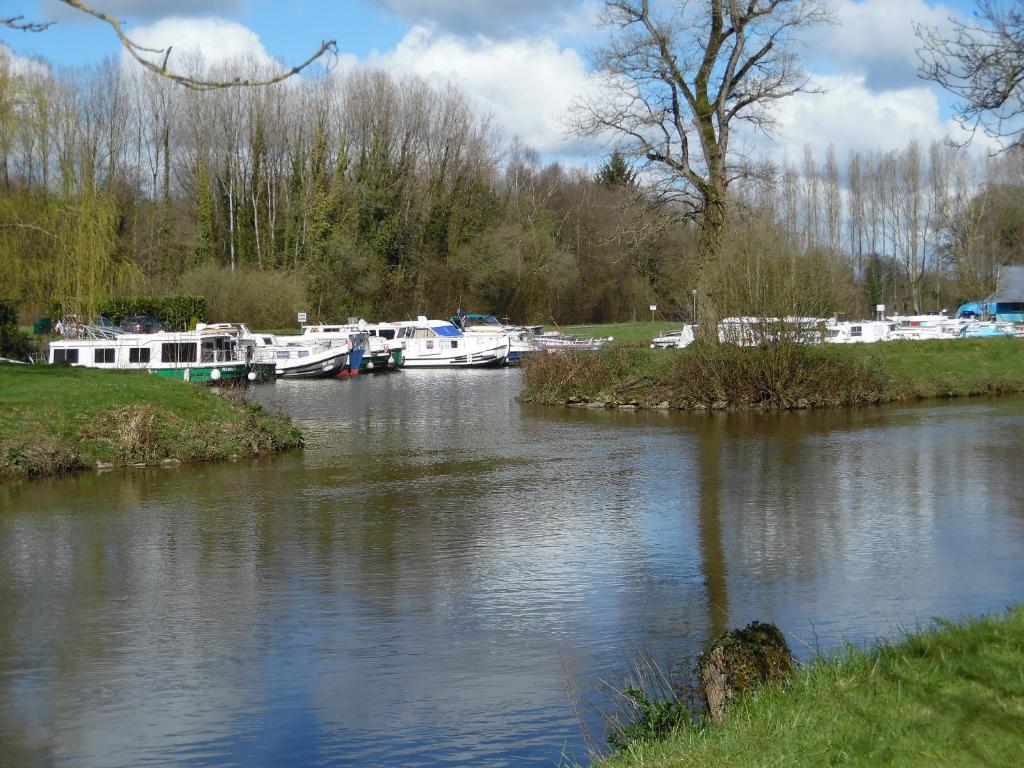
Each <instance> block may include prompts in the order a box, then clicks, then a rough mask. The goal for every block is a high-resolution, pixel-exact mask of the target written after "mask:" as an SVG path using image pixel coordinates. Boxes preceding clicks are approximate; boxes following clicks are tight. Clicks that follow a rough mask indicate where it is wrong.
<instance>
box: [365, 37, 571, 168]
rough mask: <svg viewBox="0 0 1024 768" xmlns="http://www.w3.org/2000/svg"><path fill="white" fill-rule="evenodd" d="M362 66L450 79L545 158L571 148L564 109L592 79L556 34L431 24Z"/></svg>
mask: <svg viewBox="0 0 1024 768" xmlns="http://www.w3.org/2000/svg"><path fill="white" fill-rule="evenodd" d="M363 64H364V65H366V66H371V67H376V68H380V69H384V70H386V71H388V72H391V73H394V74H398V75H403V74H415V75H419V76H420V77H423V78H424V79H426V80H427V81H428V82H431V83H434V84H437V85H442V84H444V83H448V82H450V83H452V84H454V85H456V86H458V87H459V88H460V89H461V90H462V91H463V92H464V93H466V94H467V95H468V96H469V98H470V99H471V100H473V101H474V102H475V103H477V104H478V105H479V106H481V107H482V108H483V109H485V110H487V111H488V112H490V113H491V114H492V115H493V116H494V117H495V121H496V124H497V125H498V127H499V128H501V130H502V131H503V132H504V133H505V134H506V135H507V136H509V137H512V136H518V137H519V138H520V139H521V140H522V141H523V143H525V144H526V145H528V146H530V147H533V148H534V149H537V150H538V151H539V152H541V153H542V154H544V155H547V156H564V155H565V154H566V153H568V152H571V151H572V148H573V145H572V143H571V141H570V140H569V139H568V138H567V137H566V136H565V133H566V130H565V118H566V114H567V112H568V110H569V108H570V106H571V105H572V103H573V101H574V100H575V99H576V98H577V97H579V96H580V95H581V94H583V93H585V92H586V90H587V89H588V87H589V82H590V81H589V77H588V75H587V71H586V65H585V63H584V61H583V59H582V57H581V56H580V55H579V53H577V52H576V51H575V50H573V49H572V48H561V47H559V45H558V44H557V43H555V42H554V41H553V40H551V39H547V38H545V39H517V40H507V41H493V40H490V39H487V38H484V37H478V38H476V39H475V40H466V39H463V38H460V37H455V36H453V35H446V34H440V33H437V32H434V31H431V30H429V29H427V28H425V27H415V28H413V29H412V30H411V31H410V32H409V33H408V34H407V35H406V36H405V38H404V39H403V40H402V41H401V42H400V43H399V44H398V45H397V46H396V47H395V48H394V49H393V50H390V51H386V52H384V53H374V54H372V55H370V56H369V57H367V58H366V59H365V60H364V62H363Z"/></svg>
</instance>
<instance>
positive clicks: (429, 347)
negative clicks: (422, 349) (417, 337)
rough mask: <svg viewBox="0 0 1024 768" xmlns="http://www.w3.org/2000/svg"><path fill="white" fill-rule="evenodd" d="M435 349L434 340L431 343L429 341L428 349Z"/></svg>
mask: <svg viewBox="0 0 1024 768" xmlns="http://www.w3.org/2000/svg"><path fill="white" fill-rule="evenodd" d="M433 348H434V342H433V340H430V341H428V342H427V349H433Z"/></svg>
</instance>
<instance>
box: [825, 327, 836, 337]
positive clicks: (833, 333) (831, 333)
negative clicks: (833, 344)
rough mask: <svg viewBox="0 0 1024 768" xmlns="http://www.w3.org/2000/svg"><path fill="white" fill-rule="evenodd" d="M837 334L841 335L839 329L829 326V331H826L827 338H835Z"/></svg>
mask: <svg viewBox="0 0 1024 768" xmlns="http://www.w3.org/2000/svg"><path fill="white" fill-rule="evenodd" d="M837 336H839V330H838V329H833V328H829V329H828V330H827V331H825V338H826V339H834V338H836V337H837Z"/></svg>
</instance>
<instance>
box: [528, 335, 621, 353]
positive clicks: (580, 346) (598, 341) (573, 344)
mask: <svg viewBox="0 0 1024 768" xmlns="http://www.w3.org/2000/svg"><path fill="white" fill-rule="evenodd" d="M614 340H615V337H614V336H609V337H608V338H603V337H601V338H594V337H593V336H590V337H588V338H585V339H582V338H580V337H579V336H574V335H573V334H571V333H563V332H561V331H547V332H546V333H542V334H540V335H539V336H537V337H536V338H535V339H534V343H535V344H536V345H537V346H538V347H539V348H540V349H543V350H544V351H545V352H562V351H565V350H572V349H575V350H580V351H583V352H596V351H597V350H599V349H603V348H604V346H605V345H606V344H607V343H608V342H609V341H614Z"/></svg>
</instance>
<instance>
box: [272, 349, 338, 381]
mask: <svg viewBox="0 0 1024 768" xmlns="http://www.w3.org/2000/svg"><path fill="white" fill-rule="evenodd" d="M348 358H349V352H347V351H345V352H339V353H338V354H335V355H330V356H329V357H318V358H316V359H314V360H303V359H301V358H300V359H299V360H295V361H291V360H287V361H281V362H282V364H281V365H280V366H278V368H277V375H278V376H279V377H280V378H282V379H331V378H334V377H335V376H337V375H338V374H339V373H341V372H342V371H343V370H345V369H346V368H347V366H348Z"/></svg>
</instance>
